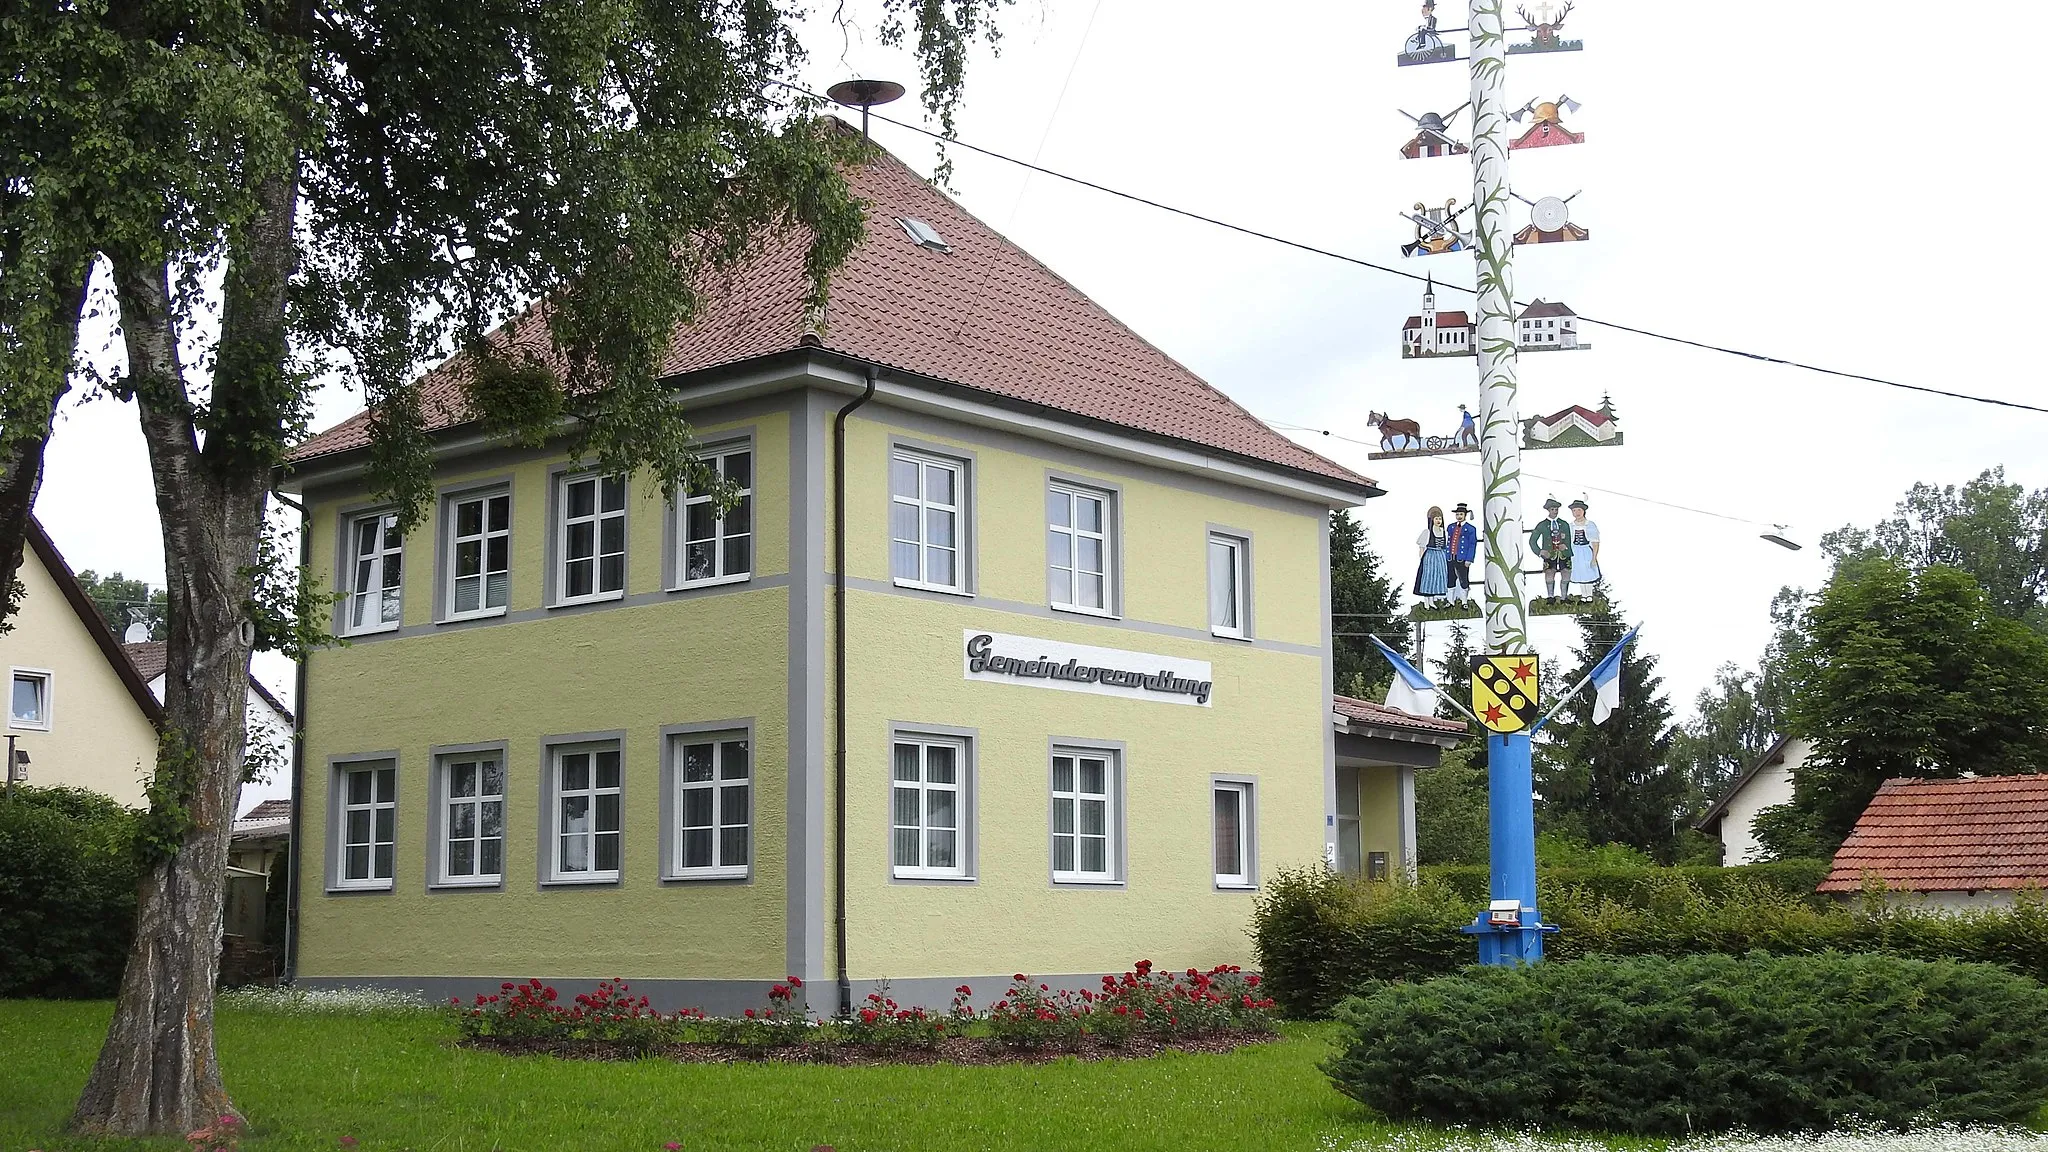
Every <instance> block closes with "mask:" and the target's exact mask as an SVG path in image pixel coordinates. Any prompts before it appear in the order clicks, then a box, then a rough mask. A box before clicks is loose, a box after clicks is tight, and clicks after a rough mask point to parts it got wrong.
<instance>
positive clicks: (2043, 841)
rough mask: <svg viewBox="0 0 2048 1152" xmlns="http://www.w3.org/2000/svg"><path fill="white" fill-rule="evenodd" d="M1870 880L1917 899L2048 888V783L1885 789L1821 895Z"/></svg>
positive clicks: (1902, 784)
mask: <svg viewBox="0 0 2048 1152" xmlns="http://www.w3.org/2000/svg"><path fill="white" fill-rule="evenodd" d="M1866 873H1873V874H1875V875H1877V876H1878V877H1880V878H1882V879H1883V880H1884V882H1885V883H1886V884H1887V885H1889V886H1890V887H1892V888H1896V889H1902V890H1905V891H1912V892H1953V891H1968V890H1975V889H1994V890H2001V889H2009V888H2020V887H2024V886H2026V885H2028V884H2038V885H2044V886H2048V775H2030V776H1980V777H1976V778H1973V779H1966V780H1918V779H1907V780H1887V781H1885V782H1884V785H1883V786H1882V787H1880V788H1879V789H1878V790H1877V795H1876V796H1874V797H1872V798H1871V801H1870V806H1869V807H1867V808H1865V809H1864V810H1863V815H1862V816H1860V817H1858V818H1857V820H1856V827H1855V829H1854V830H1852V831H1851V832H1850V833H1849V838H1848V839H1847V840H1846V841H1844V842H1843V843H1842V847H1841V850H1840V851H1838V852H1836V853H1835V866H1834V869H1833V870H1832V871H1830V872H1829V873H1828V878H1827V879H1826V880H1823V881H1821V884H1820V891H1822V892H1854V891H1856V890H1857V889H1858V888H1860V887H1861V886H1862V883H1863V877H1864V875H1865V874H1866Z"/></svg>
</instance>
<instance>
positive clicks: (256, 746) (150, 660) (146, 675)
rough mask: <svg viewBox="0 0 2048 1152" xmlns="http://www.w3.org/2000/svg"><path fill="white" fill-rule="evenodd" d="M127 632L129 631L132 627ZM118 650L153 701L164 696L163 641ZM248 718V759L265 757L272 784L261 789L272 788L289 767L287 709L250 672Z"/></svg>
mask: <svg viewBox="0 0 2048 1152" xmlns="http://www.w3.org/2000/svg"><path fill="white" fill-rule="evenodd" d="M130 634H131V635H132V634H133V632H132V627H131V633H130ZM121 650H122V651H123V652H126V653H127V654H128V659H129V660H130V661H131V662H133V663H134V665H135V670H136V671H137V672H140V673H141V674H142V678H143V679H144V680H147V681H148V682H149V690H150V692H151V693H153V694H154V695H155V696H156V699H157V702H158V703H159V704H161V703H162V702H163V698H164V664H165V662H166V656H165V645H164V643H163V642H162V641H160V640H150V641H142V642H138V643H128V644H123V645H121ZM248 718H249V719H248V724H249V754H248V756H249V759H250V760H252V761H253V760H255V759H256V758H257V757H258V756H259V755H261V756H263V757H264V758H265V761H266V762H267V763H268V764H269V766H270V771H269V776H270V777H271V781H270V783H271V785H272V787H271V788H267V789H264V791H265V792H270V791H275V789H276V786H277V785H278V784H279V783H280V781H279V779H278V777H280V776H283V777H285V778H287V779H288V778H289V773H290V770H291V762H292V761H291V755H292V713H291V709H289V708H286V707H285V706H284V703H283V702H282V701H280V700H279V699H278V698H277V697H276V696H274V695H272V694H271V691H270V689H268V688H265V687H264V686H263V682H262V681H260V680H258V679H256V677H255V676H253V675H252V676H250V677H249V710H248ZM259 799H260V797H258V795H257V791H256V788H255V786H253V785H251V786H247V787H245V788H244V789H243V801H244V802H245V803H246V802H249V801H251V800H259Z"/></svg>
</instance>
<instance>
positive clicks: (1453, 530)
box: [1444, 500, 1479, 604]
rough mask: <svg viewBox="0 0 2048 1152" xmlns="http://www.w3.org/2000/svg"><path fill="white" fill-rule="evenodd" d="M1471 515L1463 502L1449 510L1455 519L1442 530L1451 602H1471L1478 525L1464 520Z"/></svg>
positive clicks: (1476, 554)
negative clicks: (1447, 562)
mask: <svg viewBox="0 0 2048 1152" xmlns="http://www.w3.org/2000/svg"><path fill="white" fill-rule="evenodd" d="M1471 514H1472V510H1471V509H1470V508H1467V507H1465V502H1464V501H1463V500H1460V501H1458V506H1457V507H1456V508H1453V509H1451V515H1453V516H1455V517H1457V519H1455V520H1453V521H1451V523H1450V524H1449V526H1447V527H1446V528H1445V529H1444V545H1445V547H1446V548H1447V549H1448V551H1449V560H1450V579H1449V580H1448V581H1447V586H1448V587H1449V589H1450V594H1451V602H1452V603H1454V604H1469V603H1471V602H1472V561H1474V560H1476V559H1478V557H1479V525H1477V524H1474V523H1471V522H1470V521H1468V520H1466V519H1465V518H1466V517H1467V516H1470V515H1471Z"/></svg>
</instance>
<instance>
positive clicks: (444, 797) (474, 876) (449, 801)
mask: <svg viewBox="0 0 2048 1152" xmlns="http://www.w3.org/2000/svg"><path fill="white" fill-rule="evenodd" d="M487 764H496V765H497V767H498V790H497V791H496V792H486V791H484V770H485V769H484V766H485V765H487ZM459 765H469V766H471V767H473V768H474V769H475V772H476V791H475V792H473V793H471V794H470V795H468V796H457V795H455V769H456V767H457V766H459ZM434 771H436V772H438V773H440V774H441V787H440V789H439V791H438V793H437V795H438V797H439V800H440V811H439V812H437V813H435V819H436V820H438V821H439V825H440V848H439V852H438V855H439V857H440V859H439V860H437V861H436V862H435V864H436V868H437V870H438V873H439V880H438V883H440V884H442V885H445V886H448V887H462V886H465V885H476V886H479V887H487V886H491V885H496V884H501V883H503V882H504V880H505V840H506V836H505V793H506V792H507V791H508V788H507V784H508V779H507V777H508V773H507V771H506V766H505V754H504V752H503V751H502V750H500V749H496V748H493V749H489V750H486V751H478V752H450V753H444V754H443V755H442V756H441V757H440V762H439V763H437V764H436V765H435V766H434ZM493 803H495V804H496V805H497V806H498V835H497V836H495V837H491V836H486V835H484V805H486V804H493ZM458 806H461V807H467V808H471V809H473V810H474V813H473V815H472V816H471V817H470V827H471V828H473V829H474V830H475V832H474V834H472V835H470V836H466V837H462V838H461V839H463V840H465V841H466V842H468V843H469V844H470V845H471V846H472V853H471V856H470V863H471V865H472V871H471V872H469V873H468V874H467V875H458V874H457V873H456V872H455V869H454V867H453V863H454V860H453V858H454V854H455V853H454V849H455V842H456V840H457V837H456V835H455V809H456V808H457V807H458ZM492 839H495V840H497V842H498V870H497V871H496V872H485V871H484V870H483V846H484V842H485V841H487V840H492Z"/></svg>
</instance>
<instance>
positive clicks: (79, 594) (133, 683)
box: [28, 513, 164, 725]
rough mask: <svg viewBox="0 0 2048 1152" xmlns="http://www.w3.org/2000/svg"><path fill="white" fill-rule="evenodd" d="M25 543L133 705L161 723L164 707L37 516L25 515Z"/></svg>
mask: <svg viewBox="0 0 2048 1152" xmlns="http://www.w3.org/2000/svg"><path fill="white" fill-rule="evenodd" d="M28 546H29V548H31V549H32V550H34V552H35V554H36V559H38V560H40V561H42V564H43V570H44V571H46V572H48V573H49V574H50V580H51V582H52V583H54V584H56V585H57V590H58V591H59V592H62V593H63V594H64V601H65V603H67V604H69V605H71V613H72V615H74V616H76V617H78V622H79V624H81V625H83V626H84V628H85V630H86V633H87V634H88V635H90V636H91V637H92V642H93V645H94V646H95V647H97V648H98V649H99V650H100V655H101V656H104V657H105V658H106V661H107V667H109V668H112V669H113V670H114V675H115V676H117V677H119V678H120V680H121V685H122V687H125V688H126V689H128V695H129V696H130V697H131V698H133V699H134V701H135V706H136V707H137V708H140V709H142V714H143V715H144V716H145V717H147V718H148V719H149V722H150V723H151V724H157V725H161V724H162V723H163V720H164V708H163V705H162V704H159V703H157V699H156V696H155V695H154V694H153V693H151V692H150V690H149V681H147V680H145V679H143V678H142V677H141V676H140V675H138V674H137V673H136V671H135V666H134V665H133V664H131V663H129V661H128V659H127V658H126V657H125V656H124V655H123V654H122V652H121V642H120V641H119V640H116V639H114V632H113V629H111V628H109V627H107V622H106V620H105V619H104V618H103V617H102V616H101V615H100V610H99V608H98V607H97V606H95V605H94V604H93V602H92V597H90V596H88V595H86V593H85V585H83V584H80V583H79V582H78V576H77V574H76V573H74V572H72V571H71V565H70V564H69V563H68V562H67V561H66V560H65V559H64V554H63V553H61V552H59V551H57V542H56V541H54V540H52V539H50V534H49V532H48V531H46V530H45V529H44V528H43V523H42V521H40V520H38V519H36V518H35V515H34V514H33V513H31V514H30V515H29V518H28Z"/></svg>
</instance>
